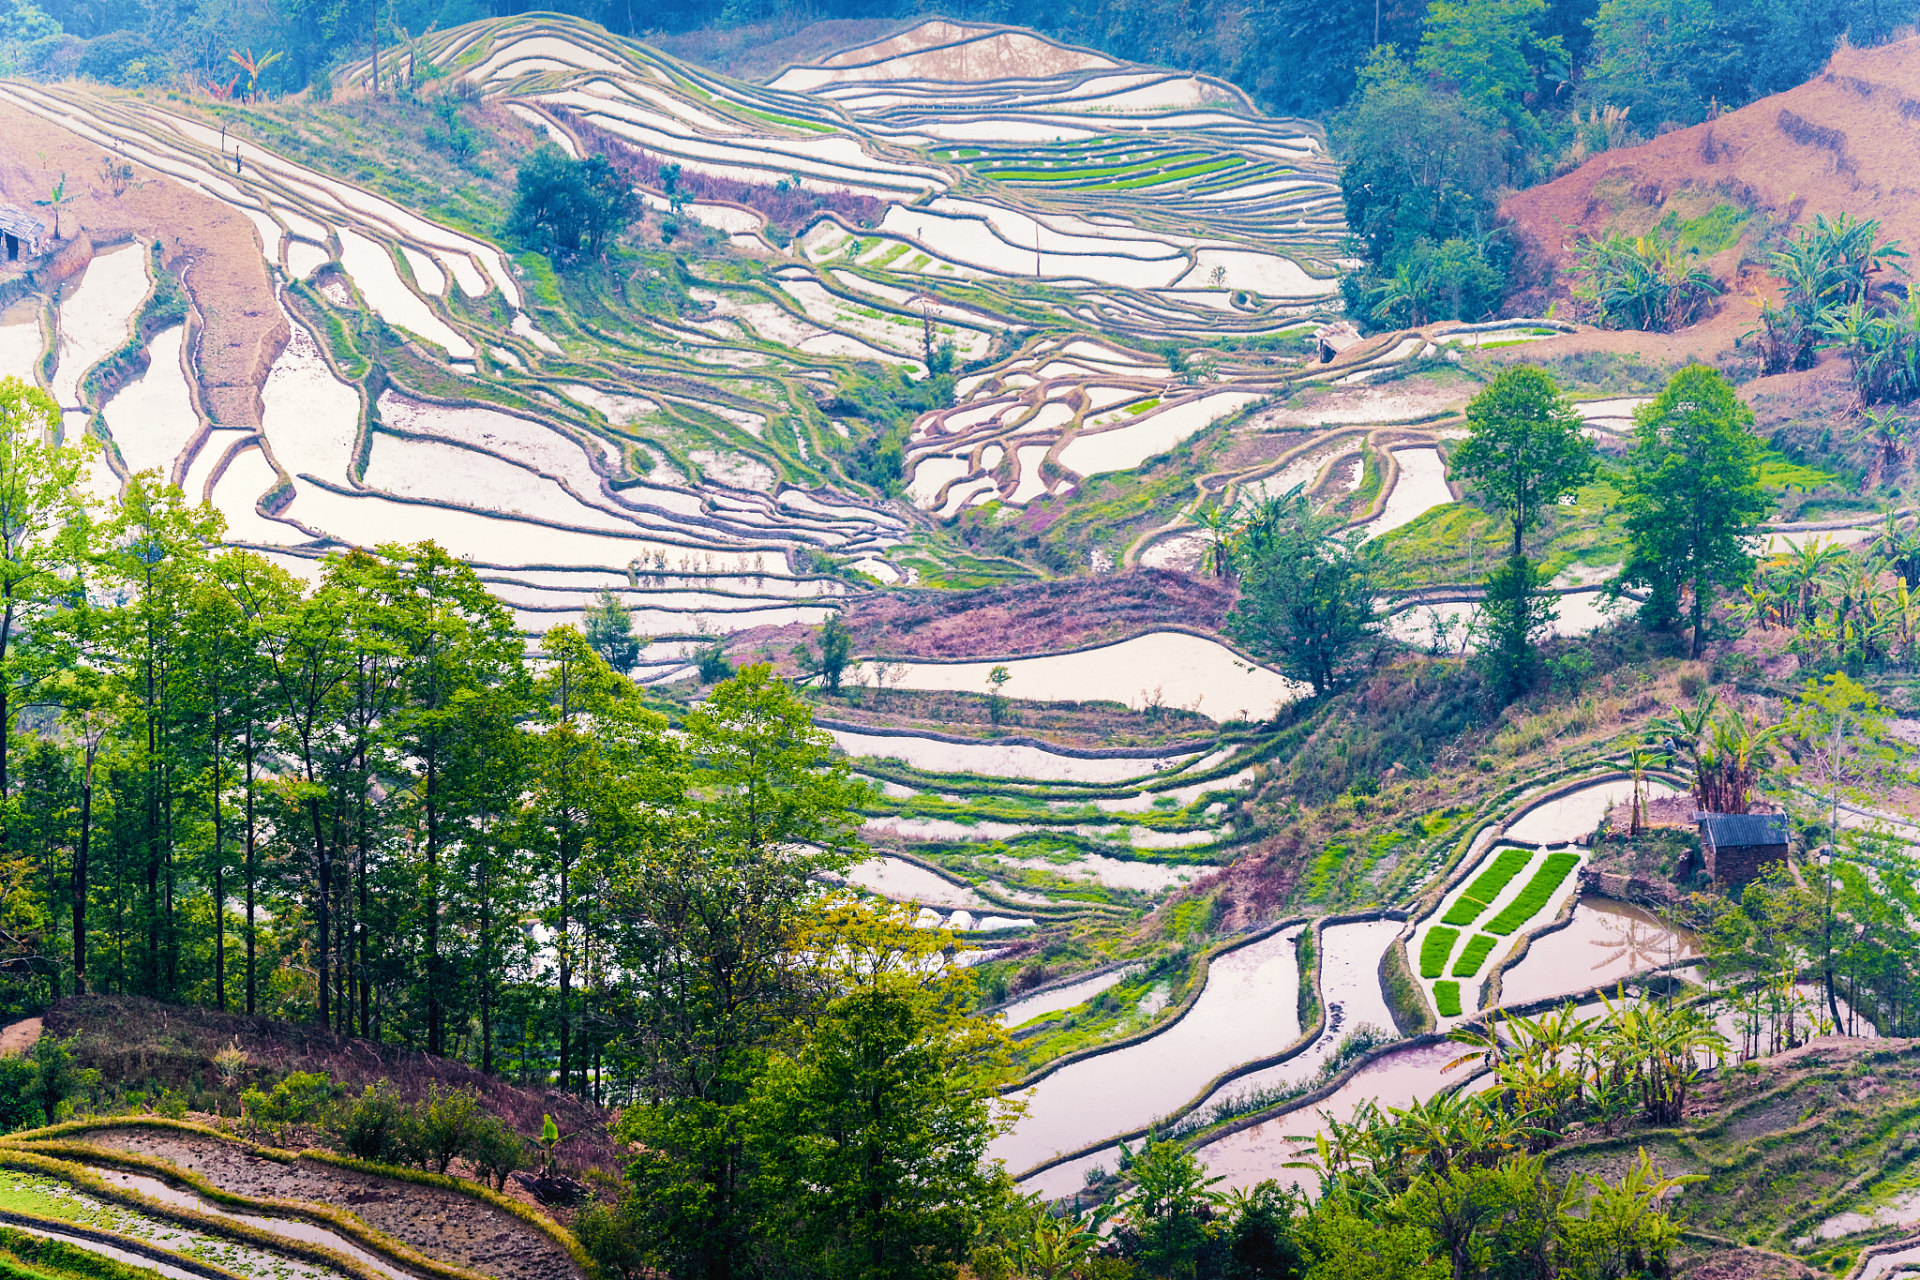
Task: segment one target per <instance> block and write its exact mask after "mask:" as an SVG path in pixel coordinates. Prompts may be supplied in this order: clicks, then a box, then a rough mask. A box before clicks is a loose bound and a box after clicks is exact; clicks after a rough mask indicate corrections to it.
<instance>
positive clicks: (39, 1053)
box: [27, 1033, 100, 1124]
mask: <svg viewBox="0 0 1920 1280" xmlns="http://www.w3.org/2000/svg"><path fill="white" fill-rule="evenodd" d="M73 1045H74V1042H73V1039H72V1038H69V1039H65V1040H62V1039H61V1038H60V1037H59V1036H56V1035H52V1034H50V1033H48V1034H42V1035H41V1037H40V1038H39V1039H38V1040H36V1041H34V1042H33V1048H32V1049H31V1050H29V1051H28V1053H27V1059H28V1061H29V1062H31V1063H32V1064H33V1074H32V1076H31V1077H30V1078H29V1079H28V1081H27V1096H29V1097H31V1098H32V1099H33V1100H34V1101H35V1102H37V1103H39V1104H40V1110H41V1112H42V1114H44V1115H45V1116H46V1119H47V1123H48V1124H53V1123H54V1122H55V1121H57V1120H58V1119H59V1118H60V1104H61V1103H63V1102H65V1101H66V1100H67V1099H68V1098H71V1097H72V1096H73V1095H74V1094H76V1093H78V1092H79V1091H80V1090H82V1089H85V1088H88V1087H90V1086H91V1085H94V1084H97V1083H99V1080H100V1073H99V1072H98V1071H95V1070H94V1069H92V1068H91V1067H82V1066H81V1065H80V1060H79V1058H78V1057H77V1056H76V1055H75V1053H74V1051H73Z"/></svg>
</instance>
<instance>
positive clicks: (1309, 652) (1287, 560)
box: [1223, 488, 1379, 695]
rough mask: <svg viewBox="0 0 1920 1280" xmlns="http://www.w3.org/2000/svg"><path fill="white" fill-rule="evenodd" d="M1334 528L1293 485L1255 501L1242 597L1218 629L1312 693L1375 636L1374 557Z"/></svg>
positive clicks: (1246, 536)
mask: <svg viewBox="0 0 1920 1280" xmlns="http://www.w3.org/2000/svg"><path fill="white" fill-rule="evenodd" d="M1339 530H1340V522H1339V521H1338V520H1337V519H1336V518H1335V517H1333V516H1332V515H1330V514H1328V513H1326V512H1316V511H1314V510H1313V508H1312V505H1311V504H1310V503H1309V502H1308V500H1307V498H1306V495H1305V494H1304V493H1302V492H1301V490H1300V489H1298V488H1295V489H1293V490H1292V491H1291V492H1289V493H1286V494H1284V495H1282V496H1280V497H1277V498H1269V499H1268V500H1267V501H1266V502H1264V503H1263V504H1261V506H1260V508H1259V510H1257V511H1256V512H1255V513H1254V515H1253V516H1252V518H1250V519H1249V520H1248V522H1247V525H1246V527H1245V528H1244V529H1243V531H1242V533H1241V537H1240V541H1239V545H1238V548H1237V550H1236V553H1235V567H1236V569H1237V570H1238V572H1239V575H1240V599H1239V600H1238V601H1237V602H1236V603H1235V604H1234V606H1233V611H1232V612H1231V613H1229V614H1228V615H1227V620H1226V624H1225V626H1224V628H1223V629H1224V630H1225V631H1226V633H1227V634H1228V635H1230V636H1232V637H1233V638H1234V639H1235V640H1238V641H1239V642H1240V643H1241V644H1242V645H1244V646H1246V648H1247V650H1248V651H1249V652H1251V653H1252V654H1253V655H1254V656H1255V657H1256V658H1259V659H1260V660H1262V661H1263V662H1272V663H1274V664H1275V665H1276V666H1278V667H1279V668H1280V670H1281V671H1282V672H1284V673H1285V674H1286V675H1288V676H1291V677H1292V678H1294V679H1296V680H1304V681H1306V682H1307V683H1308V684H1310V685H1312V686H1313V691H1314V693H1315V694H1316V695H1318V694H1323V693H1326V692H1327V691H1328V690H1330V689H1333V688H1334V687H1335V686H1336V685H1338V684H1339V682H1340V681H1341V680H1342V679H1343V678H1344V677H1345V675H1346V673H1347V671H1348V669H1349V667H1350V665H1351V663H1352V661H1353V659H1354V658H1355V656H1356V655H1357V654H1358V653H1359V652H1360V650H1361V649H1362V648H1363V647H1364V646H1365V645H1367V644H1368V643H1370V642H1371V641H1372V640H1373V639H1374V638H1375V637H1376V636H1377V635H1378V634H1379V619H1378V617H1377V615H1376V614H1375V612H1374V597H1375V590H1374V578H1375V559H1374V553H1373V551H1372V550H1371V549H1370V548H1369V547H1368V546H1367V545H1366V544H1365V542H1364V541H1363V540H1362V535H1360V534H1358V533H1347V534H1342V533H1341V532H1340V531H1339Z"/></svg>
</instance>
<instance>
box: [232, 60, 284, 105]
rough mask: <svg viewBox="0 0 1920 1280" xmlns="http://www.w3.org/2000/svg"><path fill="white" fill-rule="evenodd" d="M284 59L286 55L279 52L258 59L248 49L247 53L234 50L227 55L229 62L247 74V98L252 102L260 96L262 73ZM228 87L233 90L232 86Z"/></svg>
mask: <svg viewBox="0 0 1920 1280" xmlns="http://www.w3.org/2000/svg"><path fill="white" fill-rule="evenodd" d="M284 57H286V54H285V53H283V52H281V51H279V50H274V51H271V52H269V53H268V54H267V55H266V56H265V57H262V58H256V57H254V55H253V50H252V49H248V50H247V51H246V52H245V53H242V52H240V50H238V49H234V50H232V51H231V52H229V53H228V54H227V61H229V62H231V63H233V64H234V65H235V66H238V67H239V68H240V69H241V70H243V71H245V72H246V73H247V98H248V100H249V101H251V100H252V99H254V98H255V97H257V96H259V93H260V75H261V73H262V72H264V71H265V70H266V69H267V68H268V67H271V66H272V65H273V64H274V63H276V62H278V61H280V59H282V58H284ZM228 87H229V89H231V87H232V86H228Z"/></svg>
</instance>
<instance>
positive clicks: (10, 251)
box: [0, 204, 47, 262]
mask: <svg viewBox="0 0 1920 1280" xmlns="http://www.w3.org/2000/svg"><path fill="white" fill-rule="evenodd" d="M46 234H47V224H46V223H44V222H42V221H40V219H38V218H36V217H34V216H33V215H32V214H30V213H28V212H27V211H26V210H24V209H21V208H19V207H18V206H16V205H10V204H0V237H3V238H4V243H5V247H6V251H7V261H8V262H18V261H20V253H21V250H23V249H24V250H25V251H26V254H27V256H28V257H29V258H32V257H37V256H38V255H39V253H40V238H41V237H42V236H44V235H46Z"/></svg>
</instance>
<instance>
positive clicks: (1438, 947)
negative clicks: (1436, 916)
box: [1420, 925, 1460, 978]
mask: <svg viewBox="0 0 1920 1280" xmlns="http://www.w3.org/2000/svg"><path fill="white" fill-rule="evenodd" d="M1459 939H1460V931H1459V930H1458V929H1449V928H1447V927H1446V926H1445V925H1435V926H1434V927H1433V928H1431V929H1429V930H1427V936H1426V939H1425V940H1424V941H1423V942H1421V944H1420V976H1421V977H1423V978H1438V977H1440V976H1441V975H1442V974H1444V973H1446V971H1447V957H1448V956H1450V955H1452V954H1453V944H1454V943H1455V942H1457V941H1459Z"/></svg>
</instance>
